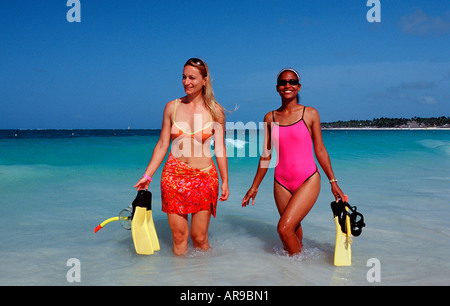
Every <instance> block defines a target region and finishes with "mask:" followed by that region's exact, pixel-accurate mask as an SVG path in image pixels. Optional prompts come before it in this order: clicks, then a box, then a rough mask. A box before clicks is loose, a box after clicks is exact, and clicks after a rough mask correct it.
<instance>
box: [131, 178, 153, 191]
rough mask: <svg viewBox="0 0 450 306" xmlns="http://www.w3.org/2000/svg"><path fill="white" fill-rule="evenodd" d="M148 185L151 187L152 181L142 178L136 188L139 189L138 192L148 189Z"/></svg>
mask: <svg viewBox="0 0 450 306" xmlns="http://www.w3.org/2000/svg"><path fill="white" fill-rule="evenodd" d="M148 185H150V181H149V180H147V179H146V178H145V177H142V178H141V179H140V180H139V181H138V182H137V183H136V185H134V188H137V190H142V189H148Z"/></svg>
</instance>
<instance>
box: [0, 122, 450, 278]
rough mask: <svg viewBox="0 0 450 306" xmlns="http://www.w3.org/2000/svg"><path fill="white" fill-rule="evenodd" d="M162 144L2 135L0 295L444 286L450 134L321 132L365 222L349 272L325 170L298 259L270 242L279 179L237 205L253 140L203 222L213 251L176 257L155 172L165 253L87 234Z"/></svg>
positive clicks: (107, 136) (141, 134)
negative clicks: (28, 288) (337, 254)
mask: <svg viewBox="0 0 450 306" xmlns="http://www.w3.org/2000/svg"><path fill="white" fill-rule="evenodd" d="M158 136H159V131H158V130H1V131H0V194H1V196H0V208H1V212H2V221H1V223H0V224H1V225H0V226H1V234H0V245H1V247H0V271H1V272H0V285H163V286H166V285H181V286H184V285H192V286H204V285H212V286H216V285H218V286H219V285H220V286H230V285H236V286H249V285H254V286H265V285H270V286H278V285H280V286H301V285H325V286H328V285H337V286H339V285H367V286H377V285H378V286H380V285H381V286H383V285H450V277H449V275H450V274H449V272H450V263H449V261H448V256H449V255H450V243H449V240H450V239H449V238H450V231H449V229H450V205H449V197H450V131H449V130H439V129H436V130H420V131H399V130H394V131H370V130H358V131H351V130H325V131H323V138H324V142H325V145H326V147H327V150H328V152H329V155H330V158H331V161H332V166H333V169H334V172H335V174H336V177H337V178H338V180H339V186H340V187H341V188H342V190H343V191H344V192H345V193H346V194H348V196H349V202H350V204H351V205H353V206H357V208H358V211H359V212H361V213H362V214H363V215H364V219H365V223H366V227H365V228H364V229H363V231H362V234H361V236H359V237H354V238H353V244H352V266H350V267H335V266H334V265H333V256H334V242H335V226H334V220H333V215H332V212H331V208H330V202H331V201H332V200H333V196H332V194H331V192H330V187H329V183H328V181H327V178H326V176H325V175H324V174H323V171H321V174H322V189H321V193H320V196H319V199H318V200H317V203H316V205H315V206H314V207H313V209H312V210H311V212H310V213H309V214H308V216H307V217H306V218H305V220H304V221H303V222H302V226H303V232H304V245H305V247H304V250H303V252H302V253H301V254H300V255H298V256H295V257H288V256H286V254H285V252H283V249H282V245H281V242H280V240H279V238H278V235H277V232H276V227H277V222H278V219H279V216H278V213H277V210H276V207H275V202H274V199H273V195H272V188H273V169H269V171H268V173H267V175H266V177H265V179H264V181H263V183H262V184H261V186H260V188H259V193H258V196H257V198H256V203H255V205H254V206H249V207H245V208H242V207H241V201H242V198H243V196H244V194H245V193H246V191H247V189H248V188H249V187H250V185H251V183H252V180H253V177H254V174H255V172H256V167H257V164H258V157H257V156H255V154H250V151H251V147H252V146H253V144H254V143H255V142H256V141H257V137H258V134H257V133H250V135H244V136H245V137H243V136H242V135H239V133H238V134H236V135H234V134H233V133H230V134H228V133H227V150H228V152H229V155H231V156H229V158H228V164H229V177H230V182H229V183H230V197H229V199H228V201H226V202H219V204H218V210H217V217H216V218H215V219H212V220H211V224H210V228H209V239H210V244H211V250H209V251H207V252H200V251H198V250H195V249H193V248H192V244H191V245H190V247H189V252H188V254H187V255H186V256H184V257H177V256H174V255H173V254H172V238H171V233H170V228H169V226H168V223H167V217H166V214H165V213H163V212H162V211H161V205H160V203H161V202H160V185H159V184H160V176H161V170H162V166H161V167H160V169H159V170H158V172H157V173H156V174H155V175H154V176H153V182H152V183H151V184H150V191H151V192H152V193H153V217H154V221H155V227H156V230H157V233H158V236H159V240H160V244H161V250H160V251H159V252H157V253H155V254H154V255H151V256H141V255H137V254H136V253H135V251H134V246H133V242H132V238H131V232H130V231H129V230H125V229H123V228H122V227H121V226H120V224H119V222H113V223H110V224H108V225H106V226H105V227H104V228H103V229H102V230H100V231H99V232H97V233H94V228H95V227H96V226H97V225H98V224H99V223H100V222H102V221H103V220H105V219H107V218H110V217H114V216H117V215H118V214H119V212H120V211H121V210H122V209H124V208H126V207H128V206H129V205H130V204H131V202H132V201H133V199H134V197H135V195H136V191H135V189H134V188H133V185H134V184H135V183H136V182H137V180H138V179H139V178H140V177H141V176H142V174H143V171H144V170H145V168H146V166H147V164H148V162H149V160H150V157H151V154H152V151H153V148H154V146H155V143H156V141H157V140H158ZM250 155H252V156H250ZM72 259H75V262H76V263H77V264H72V263H73V260H72ZM75 268H77V269H78V270H76V272H74V271H75V270H72V269H75ZM72 272H73V273H74V274H73V273H72ZM71 273H72V274H71ZM71 275H72V276H74V275H75V276H76V277H77V278H75V279H74V278H73V277H71ZM74 280H75V282H72V281H74Z"/></svg>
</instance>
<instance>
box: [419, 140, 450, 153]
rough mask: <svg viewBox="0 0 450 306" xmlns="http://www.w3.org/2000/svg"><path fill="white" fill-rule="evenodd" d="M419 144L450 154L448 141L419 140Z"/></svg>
mask: <svg viewBox="0 0 450 306" xmlns="http://www.w3.org/2000/svg"><path fill="white" fill-rule="evenodd" d="M419 144H420V145H421V146H423V147H425V148H428V149H433V150H437V151H440V152H443V153H444V154H446V155H450V142H445V141H441V140H434V139H424V140H420V141H419Z"/></svg>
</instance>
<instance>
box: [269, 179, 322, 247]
mask: <svg viewBox="0 0 450 306" xmlns="http://www.w3.org/2000/svg"><path fill="white" fill-rule="evenodd" d="M319 192H320V175H319V174H318V173H316V174H314V175H313V176H312V177H310V178H309V179H308V180H307V181H306V182H304V183H303V184H302V185H301V186H300V187H299V188H298V189H297V190H295V191H294V193H293V194H292V195H291V194H290V192H289V191H287V190H286V189H285V188H284V187H282V186H281V185H280V184H278V183H277V182H275V185H274V196H275V202H276V204H277V208H278V212H279V213H280V216H281V218H280V221H279V222H278V228H277V230H278V234H279V235H280V239H281V241H282V242H283V246H284V248H285V250H286V251H287V252H288V253H289V255H294V254H297V253H300V252H301V248H302V246H303V244H302V239H303V231H302V227H301V221H302V220H303V218H304V217H305V216H306V215H307V214H308V213H309V211H310V210H311V208H312V207H313V206H314V204H315V202H316V200H317V197H318V196H319Z"/></svg>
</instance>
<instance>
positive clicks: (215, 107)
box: [184, 58, 225, 121]
mask: <svg viewBox="0 0 450 306" xmlns="http://www.w3.org/2000/svg"><path fill="white" fill-rule="evenodd" d="M186 66H192V67H195V68H197V69H198V70H199V71H200V74H201V75H202V76H203V77H204V78H205V77H206V85H205V86H204V87H203V101H204V102H205V106H206V108H207V109H208V110H209V112H210V114H211V116H212V118H213V120H214V121H217V119H218V118H219V117H223V120H225V113H224V111H223V107H222V106H221V105H220V104H219V102H217V100H216V98H215V97H214V91H213V88H212V84H211V76H210V74H209V69H208V65H206V63H205V62H204V61H203V60H202V59H199V58H190V59H188V61H187V62H186V64H184V67H186Z"/></svg>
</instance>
